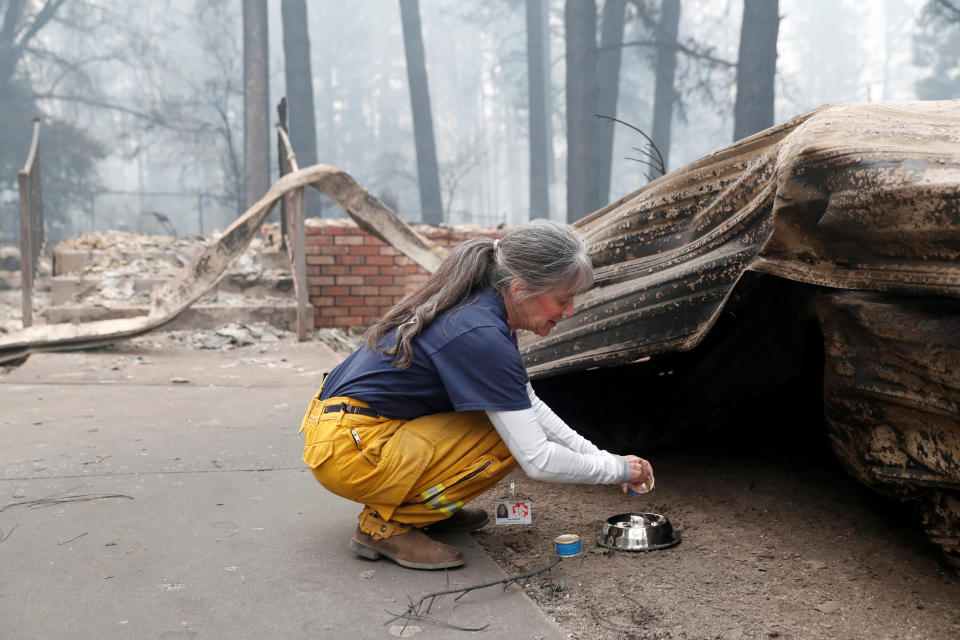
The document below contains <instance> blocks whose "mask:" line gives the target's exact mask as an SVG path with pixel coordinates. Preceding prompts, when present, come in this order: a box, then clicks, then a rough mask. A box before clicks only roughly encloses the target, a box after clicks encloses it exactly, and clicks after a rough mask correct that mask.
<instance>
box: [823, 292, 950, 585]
mask: <svg viewBox="0 0 960 640" xmlns="http://www.w3.org/2000/svg"><path fill="white" fill-rule="evenodd" d="M814 308H815V310H816V313H817V317H818V319H819V321H820V326H821V328H822V329H823V335H824V349H825V355H826V356H827V358H826V366H825V368H824V415H825V417H826V420H827V423H828V425H829V435H830V442H831V445H832V447H833V450H834V452H835V453H836V454H837V457H838V458H839V459H840V461H841V462H842V463H843V464H844V466H845V467H846V468H847V469H848V470H849V471H850V472H851V473H852V474H853V475H854V476H855V477H856V478H858V479H859V480H860V481H861V482H863V483H864V484H866V485H868V486H870V487H871V488H873V489H875V490H877V491H880V492H882V493H885V494H887V495H892V496H895V497H898V498H901V499H908V500H911V501H914V502H915V503H917V504H918V505H919V506H920V509H921V512H922V513H923V519H922V520H923V525H924V528H925V529H926V531H927V534H928V535H929V537H930V538H931V540H933V541H934V542H936V543H937V544H938V545H939V546H940V547H941V548H942V549H943V550H944V552H945V553H946V555H947V557H948V559H949V560H950V561H951V562H953V563H954V565H955V566H957V567H958V568H960V300H957V299H949V298H907V297H893V296H889V295H884V294H876V293H860V292H836V293H825V294H823V295H821V296H818V297H817V298H816V299H815V301H814Z"/></svg>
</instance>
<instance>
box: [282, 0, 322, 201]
mask: <svg viewBox="0 0 960 640" xmlns="http://www.w3.org/2000/svg"><path fill="white" fill-rule="evenodd" d="M280 12H281V16H282V18H283V58H284V63H283V70H284V76H285V78H286V81H287V109H288V111H289V122H290V124H289V127H288V130H289V132H290V144H292V145H293V150H294V153H296V154H297V162H298V163H299V164H300V166H301V167H309V166H310V165H313V164H317V125H316V116H315V113H314V110H313V74H312V73H311V72H310V34H309V33H308V32H307V2H306V0H283V2H282V3H281V5H280ZM304 196H305V197H306V215H307V216H308V217H311V218H316V217H320V216H321V215H322V214H323V209H322V206H321V204H320V193H319V192H317V191H316V190H315V189H308V190H307V191H306V193H305V194H304Z"/></svg>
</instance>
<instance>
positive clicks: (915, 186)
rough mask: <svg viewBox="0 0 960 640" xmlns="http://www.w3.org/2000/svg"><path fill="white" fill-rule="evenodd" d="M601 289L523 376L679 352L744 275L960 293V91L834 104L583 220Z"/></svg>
mask: <svg viewBox="0 0 960 640" xmlns="http://www.w3.org/2000/svg"><path fill="white" fill-rule="evenodd" d="M577 226H578V227H579V229H580V231H581V232H582V233H583V234H584V235H585V236H586V237H587V239H588V241H589V243H590V246H591V256H592V258H593V261H594V266H595V283H594V286H593V287H592V288H591V289H590V290H589V291H587V292H586V293H584V294H583V295H581V296H578V298H577V300H576V306H577V313H576V314H575V315H574V316H573V317H572V318H569V319H567V320H564V321H563V322H561V323H560V324H559V325H558V326H557V328H556V329H555V330H554V332H553V333H552V334H551V335H549V336H547V337H544V338H538V337H534V336H525V337H524V340H523V341H522V343H521V347H522V351H523V353H524V356H525V360H526V362H527V366H528V370H529V372H530V374H531V376H532V377H534V378H537V377H543V376H550V375H556V374H559V373H565V372H571V371H577V370H582V369H586V368H590V367H594V366H608V365H615V364H622V363H625V362H629V361H632V360H634V359H637V358H639V357H642V356H647V355H651V354H655V353H661V352H666V351H676V350H687V349H690V348H692V347H693V346H695V345H696V344H698V343H699V342H700V341H701V340H702V339H703V337H704V336H705V335H706V333H707V332H708V331H709V330H710V327H711V326H712V325H713V322H714V321H715V319H716V317H717V315H718V314H719V312H720V311H721V309H722V308H723V305H724V303H725V301H726V300H727V298H728V297H729V295H730V293H731V291H732V290H733V288H734V286H735V285H736V283H737V282H738V280H739V279H740V277H741V276H742V274H743V273H744V272H745V271H747V270H754V271H761V272H765V273H770V274H773V275H776V276H780V277H783V278H787V279H790V280H795V281H799V282H805V283H810V284H814V285H820V286H824V287H831V288H840V289H858V290H868V291H881V292H889V293H902V294H909V295H933V296H946V297H958V296H960V101H958V100H951V101H940V102H904V103H890V104H883V103H881V104H838V105H828V106H825V107H821V108H819V109H816V110H814V111H811V112H809V113H807V114H805V115H802V116H799V117H797V118H794V119H793V120H790V121H788V122H785V123H783V124H781V125H779V126H777V127H773V128H771V129H768V130H766V131H763V132H760V133H758V134H756V135H753V136H751V137H749V138H746V139H744V140H741V141H740V142H738V143H736V144H734V145H731V146H730V147H727V148H725V149H723V150H720V151H718V152H716V153H714V154H711V155H709V156H707V157H705V158H703V159H701V160H699V161H697V162H694V163H693V164H690V165H688V166H686V167H683V168H681V169H678V170H677V171H674V172H672V173H670V174H668V175H666V176H664V177H662V178H660V179H658V180H656V181H654V182H651V183H650V184H648V185H647V186H646V187H644V188H642V189H640V190H639V191H636V192H634V193H633V194H631V195H629V196H627V197H626V198H624V199H622V200H620V201H618V202H615V203H612V204H611V205H609V206H607V207H605V208H603V209H601V210H599V211H597V212H596V213H594V214H592V215H590V216H588V217H587V218H585V219H583V220H581V221H580V222H578V223H577Z"/></svg>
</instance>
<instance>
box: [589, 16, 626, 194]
mask: <svg viewBox="0 0 960 640" xmlns="http://www.w3.org/2000/svg"><path fill="white" fill-rule="evenodd" d="M626 7H627V2H626V0H606V2H604V3H603V16H602V19H601V24H600V51H599V52H598V55H597V81H598V83H599V87H598V89H599V91H598V93H597V104H596V108H597V111H596V113H597V114H598V115H603V116H607V117H609V118H616V117H617V99H618V98H619V95H620V59H621V54H622V51H623V20H624V14H625V13H626ZM596 124H597V139H596V147H595V151H596V160H595V165H594V166H595V167H596V171H595V175H594V177H593V180H594V186H593V189H592V192H593V194H594V198H595V200H594V201H593V202H591V203H590V206H591V207H592V208H593V209H598V208H600V207H602V206H603V205H605V204H606V203H607V202H608V201H609V199H610V173H611V167H612V163H613V121H611V120H603V121H602V122H598V123H596Z"/></svg>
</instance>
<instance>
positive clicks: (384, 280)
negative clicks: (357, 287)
mask: <svg viewBox="0 0 960 640" xmlns="http://www.w3.org/2000/svg"><path fill="white" fill-rule="evenodd" d="M358 284H359V283H358ZM363 284H375V285H387V286H389V285H392V284H393V278H391V277H390V276H364V277H363ZM381 292H382V289H381Z"/></svg>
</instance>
